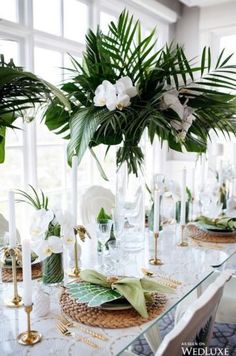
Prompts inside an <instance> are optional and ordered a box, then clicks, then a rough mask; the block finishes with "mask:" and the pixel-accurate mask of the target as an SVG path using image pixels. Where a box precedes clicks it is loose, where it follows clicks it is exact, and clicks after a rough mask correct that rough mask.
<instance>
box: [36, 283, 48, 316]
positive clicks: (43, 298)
mask: <svg viewBox="0 0 236 356" xmlns="http://www.w3.org/2000/svg"><path fill="white" fill-rule="evenodd" d="M33 310H34V313H35V315H37V316H39V317H43V316H46V315H47V314H48V313H49V312H50V296H49V294H48V293H47V292H45V291H44V290H43V288H42V287H41V286H40V285H38V286H37V288H36V290H35V293H34V309H33Z"/></svg>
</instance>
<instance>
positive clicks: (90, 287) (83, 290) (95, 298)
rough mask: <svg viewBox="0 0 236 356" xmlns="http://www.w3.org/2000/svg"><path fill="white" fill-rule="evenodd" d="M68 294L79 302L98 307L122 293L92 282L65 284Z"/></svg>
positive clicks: (118, 297)
mask: <svg viewBox="0 0 236 356" xmlns="http://www.w3.org/2000/svg"><path fill="white" fill-rule="evenodd" d="M67 288H68V292H69V294H70V295H71V296H72V297H73V298H74V299H76V300H77V301H78V302H80V303H88V306H89V307H98V306H100V305H102V304H104V303H107V302H111V301H113V300H116V299H120V298H121V297H122V295H121V294H120V293H119V292H116V291H114V290H112V289H111V288H105V287H102V286H100V285H96V284H92V283H71V284H68V285H67Z"/></svg>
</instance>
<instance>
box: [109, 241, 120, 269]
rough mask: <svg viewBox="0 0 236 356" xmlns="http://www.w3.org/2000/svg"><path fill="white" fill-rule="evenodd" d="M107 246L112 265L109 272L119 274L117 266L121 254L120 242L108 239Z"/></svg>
mask: <svg viewBox="0 0 236 356" xmlns="http://www.w3.org/2000/svg"><path fill="white" fill-rule="evenodd" d="M108 248H109V253H110V258H111V260H112V264H113V266H114V267H113V270H112V271H111V273H112V274H115V275H116V276H117V275H118V274H119V266H120V261H121V256H122V250H121V243H120V241H117V240H112V241H109V242H108Z"/></svg>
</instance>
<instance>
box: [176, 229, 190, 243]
mask: <svg viewBox="0 0 236 356" xmlns="http://www.w3.org/2000/svg"><path fill="white" fill-rule="evenodd" d="M184 229H185V225H180V241H179V242H178V243H177V246H179V247H187V246H188V242H187V241H184Z"/></svg>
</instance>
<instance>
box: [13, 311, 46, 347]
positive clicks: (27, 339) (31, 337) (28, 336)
mask: <svg viewBox="0 0 236 356" xmlns="http://www.w3.org/2000/svg"><path fill="white" fill-rule="evenodd" d="M32 309H33V305H26V306H25V312H26V314H27V331H24V332H23V333H21V334H19V335H18V336H17V341H18V342H19V344H21V345H26V346H27V345H34V344H37V343H38V342H39V341H41V339H42V334H40V333H39V332H38V331H35V330H31V325H30V324H31V323H30V313H31V312H32Z"/></svg>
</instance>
